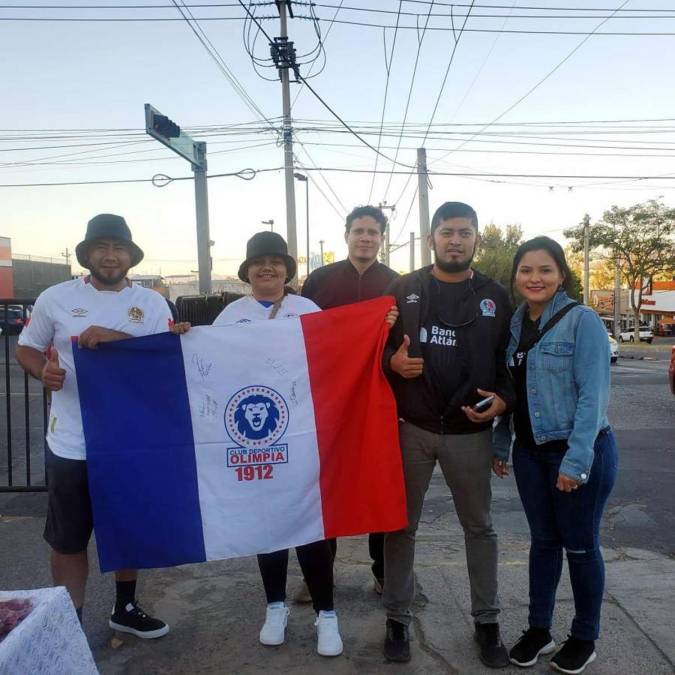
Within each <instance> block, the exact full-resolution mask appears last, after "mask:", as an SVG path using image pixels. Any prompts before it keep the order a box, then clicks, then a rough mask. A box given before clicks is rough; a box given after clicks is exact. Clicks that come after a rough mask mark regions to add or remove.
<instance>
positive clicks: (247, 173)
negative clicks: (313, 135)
mask: <svg viewBox="0 0 675 675" xmlns="http://www.w3.org/2000/svg"><path fill="white" fill-rule="evenodd" d="M283 169H284V167H282V166H277V167H269V168H264V169H243V170H242V171H237V172H233V173H218V174H209V176H208V178H224V177H232V176H235V177H237V178H242V179H243V180H251V179H252V178H254V177H255V176H256V175H258V174H260V173H270V172H275V171H283ZM303 171H309V172H311V171H334V172H338V173H356V174H363V173H371V172H372V169H354V168H351V167H326V166H323V167H307V166H305V167H303ZM378 173H385V174H388V173H390V172H389V171H388V170H380V171H379V172H378ZM395 173H398V174H400V175H407V174H408V172H407V171H397V172H395ZM429 175H430V176H456V177H460V178H538V179H546V180H548V179H558V180H610V181H650V180H675V174H663V175H660V176H645V175H627V176H616V175H615V176H609V175H597V174H593V175H588V174H583V175H574V174H550V173H549V174H541V173H498V172H467V171H429ZM157 178H158V177H155V178H130V179H129V178H127V179H120V180H95V181H64V182H55V183H5V184H0V188H11V187H61V186H70V185H103V184H115V183H153V182H155V183H157V180H156V179H157ZM159 178H160V180H161V181H165V182H164V184H167V183H170V182H173V181H185V180H193V179H194V176H178V177H176V178H173V177H170V176H160V177H159ZM575 187H584V186H583V185H580V186H575Z"/></svg>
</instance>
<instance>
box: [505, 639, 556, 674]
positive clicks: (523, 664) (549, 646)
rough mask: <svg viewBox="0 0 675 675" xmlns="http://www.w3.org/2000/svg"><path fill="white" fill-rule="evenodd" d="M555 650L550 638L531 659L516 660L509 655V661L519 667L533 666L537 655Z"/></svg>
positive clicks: (537, 657) (537, 658)
mask: <svg viewBox="0 0 675 675" xmlns="http://www.w3.org/2000/svg"><path fill="white" fill-rule="evenodd" d="M553 651H555V641H554V640H551V641H550V642H549V643H548V644H547V645H544V646H543V647H542V648H541V649H540V650H539V651H538V652H537V655H536V656H535V657H534V658H533V659H532V660H531V661H525V662H521V661H516V660H515V659H512V658H511V657H509V661H511V663H512V664H513V665H514V666H519V667H520V668H529V667H530V666H533V665H534V664H535V663H537V661H538V660H539V657H540V656H542V655H544V654H550V653H551V652H553Z"/></svg>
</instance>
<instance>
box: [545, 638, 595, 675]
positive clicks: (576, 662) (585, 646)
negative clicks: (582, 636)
mask: <svg viewBox="0 0 675 675" xmlns="http://www.w3.org/2000/svg"><path fill="white" fill-rule="evenodd" d="M595 657H596V653H595V642H593V640H579V638H575V637H574V636H573V635H570V636H569V637H568V638H567V640H565V642H564V644H563V646H562V648H561V649H560V651H559V652H558V653H557V654H556V655H555V656H554V657H553V658H552V659H551V668H553V670H557V671H559V672H561V673H569V675H577V674H578V673H583V672H584V669H585V668H586V666H587V665H588V664H589V663H593V661H595Z"/></svg>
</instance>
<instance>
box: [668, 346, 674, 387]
mask: <svg viewBox="0 0 675 675" xmlns="http://www.w3.org/2000/svg"><path fill="white" fill-rule="evenodd" d="M668 379H669V380H670V391H672V392H673V396H675V345H673V346H672V347H671V348H670V366H668Z"/></svg>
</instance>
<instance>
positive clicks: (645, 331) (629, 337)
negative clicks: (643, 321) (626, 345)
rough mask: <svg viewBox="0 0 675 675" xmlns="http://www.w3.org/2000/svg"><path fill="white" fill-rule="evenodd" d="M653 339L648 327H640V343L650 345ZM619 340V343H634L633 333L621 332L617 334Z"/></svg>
mask: <svg viewBox="0 0 675 675" xmlns="http://www.w3.org/2000/svg"><path fill="white" fill-rule="evenodd" d="M653 339H654V333H653V332H652V329H651V328H650V327H649V326H640V342H647V343H648V344H651V343H652V340H653ZM619 340H620V341H621V342H635V331H633V330H632V329H631V330H622V331H621V333H620V334H619Z"/></svg>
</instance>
